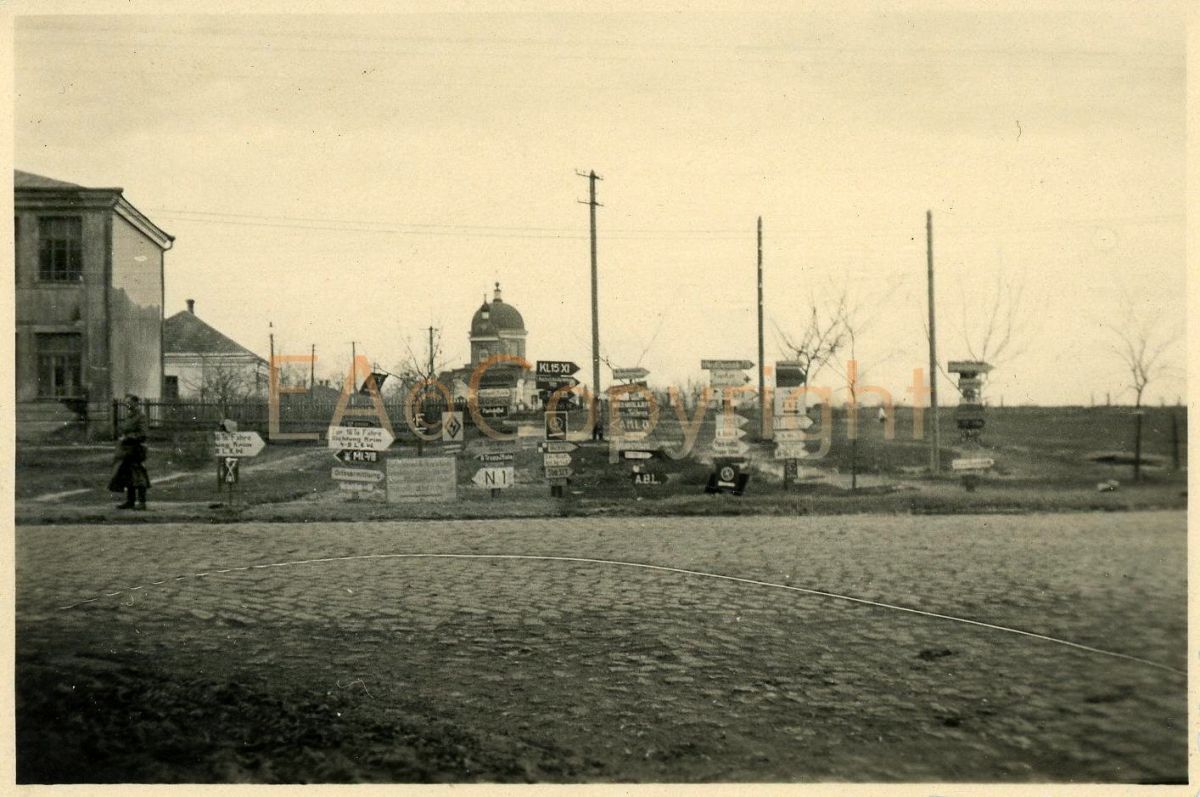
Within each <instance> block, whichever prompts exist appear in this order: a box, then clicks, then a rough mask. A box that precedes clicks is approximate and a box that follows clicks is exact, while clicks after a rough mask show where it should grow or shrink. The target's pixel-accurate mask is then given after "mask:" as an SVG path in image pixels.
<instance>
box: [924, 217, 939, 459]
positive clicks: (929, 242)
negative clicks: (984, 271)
mask: <svg viewBox="0 0 1200 797" xmlns="http://www.w3.org/2000/svg"><path fill="white" fill-rule="evenodd" d="M925 259H926V266H927V275H928V283H929V408H930V409H931V410H932V411H933V412H932V413H931V414H932V415H933V417H932V419H931V424H932V426H933V434H932V435H931V436H930V438H929V472H930V473H931V474H933V475H935V476H936V475H937V474H938V473H939V472H940V471H941V469H942V461H941V456H942V454H941V443H942V429H941V425H940V424H939V422H938V398H937V383H938V380H937V363H938V359H937V326H936V324H935V323H934V312H933V211H931V210H927V211H925Z"/></svg>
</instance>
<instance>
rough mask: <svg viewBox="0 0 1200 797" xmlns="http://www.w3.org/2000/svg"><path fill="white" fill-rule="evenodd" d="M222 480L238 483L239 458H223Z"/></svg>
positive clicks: (227, 482)
mask: <svg viewBox="0 0 1200 797" xmlns="http://www.w3.org/2000/svg"><path fill="white" fill-rule="evenodd" d="M221 481H222V482H223V483H225V484H237V483H238V458H237V457H222V458H221Z"/></svg>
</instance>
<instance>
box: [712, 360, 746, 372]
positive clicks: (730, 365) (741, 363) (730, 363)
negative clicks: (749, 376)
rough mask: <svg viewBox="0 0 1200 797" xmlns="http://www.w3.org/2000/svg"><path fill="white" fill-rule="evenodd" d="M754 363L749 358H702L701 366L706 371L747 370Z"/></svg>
mask: <svg viewBox="0 0 1200 797" xmlns="http://www.w3.org/2000/svg"><path fill="white" fill-rule="evenodd" d="M753 367H754V363H752V362H750V361H749V360H701V361H700V368H701V369H702V370H705V371H713V370H719V371H745V370H746V369H748V368H753Z"/></svg>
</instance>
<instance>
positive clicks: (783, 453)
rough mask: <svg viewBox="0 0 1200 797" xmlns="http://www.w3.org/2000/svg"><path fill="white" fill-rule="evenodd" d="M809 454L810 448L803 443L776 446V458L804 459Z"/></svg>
mask: <svg viewBox="0 0 1200 797" xmlns="http://www.w3.org/2000/svg"><path fill="white" fill-rule="evenodd" d="M807 456H808V450H807V449H806V448H805V447H804V445H803V444H801V443H794V444H791V445H788V444H780V445H778V446H775V459H804V458H805V457H807Z"/></svg>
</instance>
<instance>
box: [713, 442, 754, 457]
mask: <svg viewBox="0 0 1200 797" xmlns="http://www.w3.org/2000/svg"><path fill="white" fill-rule="evenodd" d="M712 450H713V452H714V453H716V454H722V455H727V456H728V455H734V456H736V455H738V454H745V453H746V452H747V451H749V450H750V446H748V445H746V444H745V443H744V442H742V441H741V440H714V441H713V444H712Z"/></svg>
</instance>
